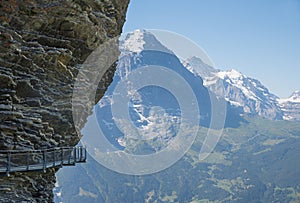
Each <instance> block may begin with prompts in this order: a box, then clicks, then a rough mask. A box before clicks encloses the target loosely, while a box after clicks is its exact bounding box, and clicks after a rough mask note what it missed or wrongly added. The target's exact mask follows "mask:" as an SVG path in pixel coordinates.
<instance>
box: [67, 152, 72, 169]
mask: <svg viewBox="0 0 300 203" xmlns="http://www.w3.org/2000/svg"><path fill="white" fill-rule="evenodd" d="M68 153H69V161H68V164H69V165H70V164H71V155H72V151H70V149H68Z"/></svg>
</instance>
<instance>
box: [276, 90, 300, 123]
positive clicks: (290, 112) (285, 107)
mask: <svg viewBox="0 0 300 203" xmlns="http://www.w3.org/2000/svg"><path fill="white" fill-rule="evenodd" d="M278 103H279V106H280V108H281V110H282V111H283V113H284V119H285V120H290V121H300V91H295V92H294V93H293V94H292V95H291V96H290V97H289V98H287V99H278Z"/></svg>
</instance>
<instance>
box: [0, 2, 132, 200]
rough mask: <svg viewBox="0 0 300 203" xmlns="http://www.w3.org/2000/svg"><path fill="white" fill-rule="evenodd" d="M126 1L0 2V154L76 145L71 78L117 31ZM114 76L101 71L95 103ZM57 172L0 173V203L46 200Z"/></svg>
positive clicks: (118, 32)
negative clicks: (8, 174) (0, 152)
mask: <svg viewBox="0 0 300 203" xmlns="http://www.w3.org/2000/svg"><path fill="white" fill-rule="evenodd" d="M128 3H129V0H72V1H71V0H60V1H58V0H57V1H46V0H23V1H17V0H9V1H0V150H7V149H18V150H23V149H26V150H27V149H44V148H50V147H56V146H74V145H76V143H77V142H78V141H79V139H80V135H78V134H77V132H76V130H75V127H74V124H73V120H72V105H71V101H72V92H73V84H74V80H75V78H76V76H77V73H78V71H79V70H80V67H81V66H80V64H82V63H83V62H84V61H85V59H86V58H87V56H88V55H89V54H90V53H91V52H92V51H93V50H94V49H95V48H96V47H98V46H99V45H100V44H102V43H104V42H105V41H107V40H108V39H110V38H113V37H115V36H118V35H119V34H120V33H121V31H122V26H123V24H124V22H125V15H126V10H127V6H128ZM114 71H115V66H114V65H112V66H111V67H110V68H109V69H108V71H106V73H105V76H104V77H103V79H102V81H101V82H100V84H99V90H100V91H99V92H98V93H99V94H98V95H97V99H96V100H98V99H100V98H101V96H102V95H103V93H104V91H105V90H106V88H107V86H108V85H109V84H110V82H111V80H112V76H113V73H114ZM83 120H85V119H83ZM83 122H84V121H83ZM3 161H5V160H2V162H3ZM56 170H57V169H50V170H47V172H46V173H42V172H26V173H15V174H12V175H11V176H10V177H5V176H4V175H3V174H1V176H0V181H1V183H0V202H20V201H28V202H51V201H52V198H53V195H52V189H53V187H54V184H55V176H54V175H55V171H56Z"/></svg>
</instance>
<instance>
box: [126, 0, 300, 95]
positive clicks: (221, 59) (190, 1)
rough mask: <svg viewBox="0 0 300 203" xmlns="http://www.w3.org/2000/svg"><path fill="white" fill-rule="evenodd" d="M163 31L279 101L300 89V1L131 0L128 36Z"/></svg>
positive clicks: (127, 23)
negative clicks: (189, 42)
mask: <svg viewBox="0 0 300 203" xmlns="http://www.w3.org/2000/svg"><path fill="white" fill-rule="evenodd" d="M135 29H163V30H168V31H172V32H176V33H179V34H181V35H184V36H186V37H187V38H189V39H191V40H193V41H194V42H195V43H197V44H198V45H199V46H200V47H201V48H203V49H204V50H205V51H206V53H207V54H208V55H209V57H210V58H211V59H212V61H213V62H214V64H215V65H216V68H218V69H223V70H227V69H232V68H233V69H236V70H238V71H240V72H242V73H243V74H245V75H247V76H250V77H253V78H256V79H259V80H260V81H261V82H262V83H263V84H264V85H266V86H267V87H268V88H269V90H270V91H271V92H273V93H275V94H276V95H278V96H280V97H288V96H290V95H291V93H292V92H293V91H295V90H298V89H300V0H251V1H250V0H131V3H130V5H129V9H128V12H127V21H126V23H125V26H124V29H123V31H124V32H129V31H133V30H135Z"/></svg>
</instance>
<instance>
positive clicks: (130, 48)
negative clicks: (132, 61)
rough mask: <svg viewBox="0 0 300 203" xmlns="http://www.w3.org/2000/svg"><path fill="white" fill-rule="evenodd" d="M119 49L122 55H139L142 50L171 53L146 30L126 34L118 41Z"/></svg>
mask: <svg viewBox="0 0 300 203" xmlns="http://www.w3.org/2000/svg"><path fill="white" fill-rule="evenodd" d="M119 48H120V51H121V53H122V54H123V55H124V54H128V53H139V52H141V51H143V50H154V51H162V52H167V53H173V52H172V51H171V50H169V49H168V48H166V47H165V46H164V45H162V44H161V43H160V42H159V41H158V40H157V39H156V37H155V36H154V35H153V34H152V33H150V32H148V31H146V30H135V31H133V32H130V33H127V34H126V35H125V37H123V39H120V46H119Z"/></svg>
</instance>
